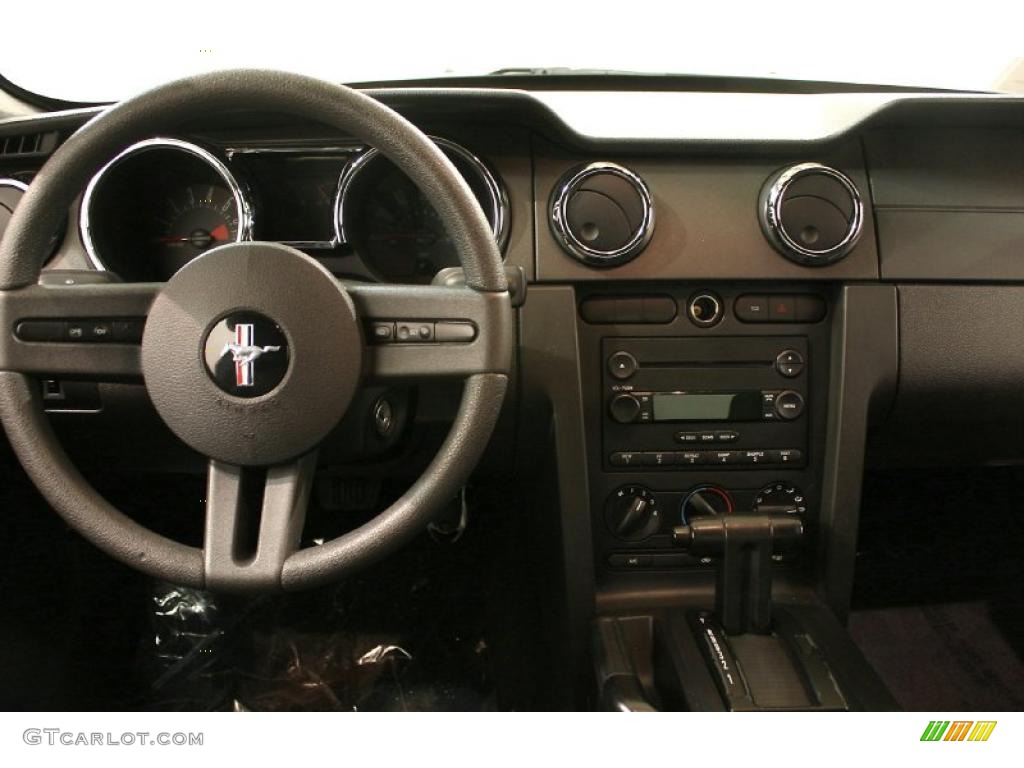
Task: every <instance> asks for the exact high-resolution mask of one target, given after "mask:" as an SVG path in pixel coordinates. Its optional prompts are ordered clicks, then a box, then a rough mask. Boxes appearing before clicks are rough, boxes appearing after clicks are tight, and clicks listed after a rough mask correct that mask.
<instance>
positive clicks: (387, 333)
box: [370, 323, 395, 344]
mask: <svg viewBox="0 0 1024 768" xmlns="http://www.w3.org/2000/svg"><path fill="white" fill-rule="evenodd" d="M394 338H395V324H394V323H373V324H372V325H371V326H370V340H371V341H374V342H376V343H377V344H387V343H388V342H389V341H392V340H393V339H394Z"/></svg>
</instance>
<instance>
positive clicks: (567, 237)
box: [548, 162, 654, 267]
mask: <svg viewBox="0 0 1024 768" xmlns="http://www.w3.org/2000/svg"><path fill="white" fill-rule="evenodd" d="M600 173H611V174H613V175H615V176H618V177H620V178H622V179H625V180H626V181H627V182H629V184H631V185H632V186H633V188H634V189H636V191H637V194H638V195H639V196H640V202H641V205H642V206H643V218H642V219H641V221H640V226H639V227H638V228H637V231H636V232H634V233H633V236H632V237H631V238H630V239H629V241H628V242H627V243H625V244H624V245H622V246H621V247H619V248H616V249H615V250H613V251H602V250H598V249H596V248H591V247H590V246H589V245H587V244H586V243H584V242H583V241H582V240H580V239H579V238H578V237H576V235H575V234H573V232H572V228H571V227H569V224H568V221H567V217H568V206H569V200H570V199H571V198H572V195H573V193H574V192H575V191H576V190H577V189H579V188H580V186H581V185H582V184H583V182H585V181H586V180H587V179H589V178H590V177H591V176H595V175H597V174H600ZM548 218H549V220H550V222H551V229H552V231H553V232H554V234H555V238H556V239H557V240H558V243H559V245H561V246H562V248H563V249H564V250H565V251H567V252H568V253H569V254H570V255H572V256H575V257H576V258H577V259H579V260H580V261H582V262H583V263H585V264H589V265H591V266H595V267H613V266H617V265H619V264H624V263H625V262H627V261H629V260H630V259H632V258H633V257H635V256H638V255H639V254H640V252H641V251H643V249H644V248H646V247H647V244H648V243H649V242H650V241H651V237H652V236H653V235H654V198H653V197H652V196H651V190H650V189H649V188H648V187H647V183H646V182H645V181H644V180H643V179H642V178H641V177H640V176H638V175H637V174H635V173H633V171H631V170H629V169H628V168H626V167H624V166H621V165H618V164H617V163H610V162H596V163H590V164H588V165H585V166H582V167H577V168H573V169H572V170H570V171H569V172H568V173H566V174H565V175H564V176H562V178H561V179H559V181H558V183H557V184H556V185H555V190H554V193H553V194H552V196H551V205H550V211H549V217H548Z"/></svg>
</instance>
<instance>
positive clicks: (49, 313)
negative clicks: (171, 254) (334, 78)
mask: <svg viewBox="0 0 1024 768" xmlns="http://www.w3.org/2000/svg"><path fill="white" fill-rule="evenodd" d="M233 110H261V111H267V110H276V111H280V112H283V113H287V114H290V115H293V116H296V117H300V118H307V119H311V120H316V121H318V122H320V123H323V124H326V125H328V126H331V127H333V128H336V129H339V130H341V131H344V132H345V133H346V134H349V135H351V136H354V137H355V138H357V139H358V140H360V141H363V142H365V143H367V144H370V145H372V146H375V147H376V148H377V149H379V150H380V151H381V152H383V153H384V155H385V156H387V157H388V158H389V159H390V160H392V161H393V162H394V163H395V164H396V165H397V166H398V167H399V168H400V169H401V170H402V171H403V172H404V173H405V174H406V175H408V176H409V177H410V178H411V179H412V181H413V182H414V183H415V184H416V185H417V186H418V187H419V188H420V190H421V191H422V192H423V194H424V195H425V196H426V198H427V199H428V200H429V201H430V203H431V204H432V205H433V206H434V208H435V210H436V211H437V213H438V214H439V216H440V218H441V220H442V222H443V223H444V226H445V228H446V229H447V231H448V233H449V235H450V237H451V239H452V241H453V243H454V245H455V248H456V251H457V253H458V256H459V259H460V261H461V262H462V266H463V269H464V270H465V274H466V287H464V288H462V287H430V286H398V285H350V286H344V285H342V284H341V283H340V282H339V281H338V280H337V279H336V278H335V277H334V276H333V275H331V273H330V272H328V271H327V270H326V269H325V268H324V267H323V266H322V265H321V264H319V263H318V262H316V261H315V260H313V259H312V258H310V257H309V256H306V255H305V254H303V253H301V252H299V251H297V250H295V249H293V248H289V247H287V246H284V245H280V244H276V243H263V242H242V243H233V244H230V245H224V246H220V247H217V248H214V249H211V250H210V251H208V252H207V253H205V254H203V255H202V256H200V257H199V258H197V259H195V260H194V261H192V262H190V263H188V264H187V265H186V266H184V267H183V268H182V269H181V270H180V271H178V272H177V273H176V274H175V275H174V276H173V277H172V278H171V279H170V280H169V281H168V282H166V283H134V284H118V283H105V284H95V285H85V284H81V285H68V286H59V287H57V286H43V285H39V284H38V281H39V275H40V271H41V268H42V265H43V261H44V258H45V255H46V252H47V243H48V242H49V239H50V236H51V234H52V233H53V232H54V231H55V230H56V228H57V226H58V225H59V223H60V221H61V219H63V217H64V216H65V214H66V212H67V210H68V208H69V206H70V205H71V204H72V202H73V200H74V199H75V198H76V196H77V195H78V194H79V193H80V191H81V189H82V188H83V187H84V186H85V183H86V182H87V181H88V179H89V178H90V177H91V176H92V175H93V174H94V173H95V172H96V171H97V170H98V169H99V168H100V167H101V166H102V165H104V164H105V163H106V162H107V161H108V160H109V159H110V158H111V157H112V156H114V155H115V154H116V153H117V152H118V151H120V150H121V149H122V148H123V147H125V146H128V145H129V144H132V143H135V142H136V141H139V140H141V139H144V138H147V137H149V136H152V135H154V134H157V133H161V132H164V131H166V130H167V129H168V127H169V124H174V125H178V124H181V123H183V122H185V121H188V120H194V119H197V118H203V117H206V116H208V115H210V114H216V113H218V112H226V111H233ZM143 317H145V329H144V333H143V336H142V343H141V347H140V346H139V345H138V344H120V343H102V344H90V343H68V342H45V341H29V340H27V336H26V334H25V333H24V330H25V329H26V328H31V327H33V326H32V325H31V324H32V323H37V322H38V321H48V320H49V321H52V320H55V319H60V320H65V321H67V320H83V321H84V320H86V319H98V318H102V319H106V320H111V321H117V320H119V319H120V320H125V319H128V318H143ZM376 322H388V323H403V322H413V323H414V326H413V327H414V328H416V329H419V328H420V327H425V328H426V329H428V330H427V331H426V332H425V334H428V335H427V338H428V339H429V338H432V339H433V340H431V341H416V342H414V343H403V342H402V340H401V339H400V338H395V339H394V340H393V341H392V342H391V343H386V344H374V343H367V340H366V333H365V331H364V329H365V328H366V327H368V326H370V325H371V324H372V323H376ZM456 323H457V325H454V324H456ZM26 324H28V325H26ZM34 327H40V326H38V325H37V326H34ZM451 328H458V329H459V331H460V332H459V333H455V334H450V333H441V330H442V329H451ZM0 329H2V330H0V418H2V420H3V425H4V427H5V429H6V431H7V435H8V438H9V440H10V442H11V445H12V446H13V448H14V450H15V452H16V453H17V456H18V458H19V460H20V461H21V463H22V465H23V466H24V468H25V470H26V472H27V473H28V475H29V477H30V478H31V479H32V481H33V482H34V483H35V485H36V486H37V487H38V488H39V490H40V491H41V492H42V494H43V496H44V497H45V498H46V499H47V500H48V501H49V502H50V504H51V505H52V506H53V507H54V508H55V509H56V510H57V511H58V512H59V513H60V514H61V515H62V516H63V517H64V519H65V520H66V521H67V522H68V524H69V525H71V526H72V527H73V528H75V529H76V530H78V531H79V532H80V533H81V534H82V535H83V536H84V537H85V538H86V539H88V540H89V541H91V542H93V543H94V544H95V545H96V546H98V547H99V548H100V549H102V550H104V551H105V552H107V553H108V554H109V555H111V556H113V557H115V558H117V559H119V560H121V561H122V562H124V563H127V564H128V565H129V566H131V567H133V568H136V569H138V570H140V571H143V572H145V573H147V574H150V575H152V576H155V577H158V578H161V579H166V580H168V581H171V582H173V583H177V584H183V585H187V586H192V587H205V588H208V589H215V590H231V591H248V592H257V591H269V590H279V589H285V590H293V589H299V588H304V587H310V586H314V585H317V584H322V583H324V582H328V581H331V580H335V579H338V578H340V577H343V576H345V575H347V574H349V573H352V572H355V571H357V570H359V569H361V568H364V567H365V566H367V565H368V564H370V563H371V562H373V561H375V560H377V559H379V558H380V557H382V556H384V555H385V554H387V553H389V552H391V551H392V550H394V549H396V548H397V547H399V546H400V545H401V544H403V543H405V542H406V541H408V540H409V539H410V538H412V537H413V536H415V535H416V534H417V533H418V532H419V531H421V530H422V529H423V527H424V526H425V525H426V523H427V522H429V520H430V519H431V517H432V516H433V515H434V514H435V513H436V512H437V511H438V510H439V509H440V508H441V507H442V505H443V504H445V503H447V502H448V501H449V500H450V499H451V498H452V497H453V496H454V495H455V494H456V493H457V491H458V489H459V488H460V487H461V486H462V485H463V484H464V483H465V481H466V479H467V478H468V476H469V474H470V472H471V471H472V469H473V468H474V467H475V465H476V463H477V462H478V460H479V458H480V456H481V454H482V452H483V450H484V448H485V446H486V444H487V442H488V440H489V439H490V436H491V433H492V431H493V428H494V424H495V422H496V420H497V418H498V413H499V411H500V408H501V404H502V401H503V399H504V395H505V390H506V387H507V384H508V375H509V372H510V369H511V364H512V354H513V345H514V338H515V336H514V325H513V313H512V305H511V301H510V298H509V294H508V289H507V284H506V280H505V275H504V271H503V268H502V262H501V256H500V254H499V252H498V248H497V245H496V243H495V240H494V236H493V234H492V232H491V229H490V227H489V226H488V223H487V220H486V219H485V217H484V214H483V212H482V211H481V209H480V206H479V204H478V203H477V201H476V199H475V198H474V196H473V194H472V192H471V191H470V189H469V187H468V186H467V185H466V182H465V181H464V180H463V178H462V177H461V176H460V174H459V172H458V171H457V170H456V169H455V167H454V166H453V165H452V164H451V162H450V161H449V160H448V159H447V158H446V157H445V155H444V154H443V153H442V152H441V151H440V150H439V149H438V148H437V146H436V145H435V144H434V143H433V142H432V141H431V140H430V139H428V138H427V137H426V136H425V135H424V134H423V133H421V132H420V131H419V130H418V129H417V128H415V127H414V126H413V125H412V124H410V123H409V122H408V121H406V120H405V119H404V118H402V117H401V116H399V115H398V114H397V113H395V112H394V111H392V110H391V109H389V108H387V107H385V106H384V105H382V104H381V103H379V102H378V101H376V100H374V99H372V98H370V97H368V96H365V95H363V94H360V93H358V92H356V91H354V90H351V89H349V88H345V87H343V86H339V85H334V84H331V83H326V82H323V81H320V80H315V79H312V78H308V77H303V76H299V75H294V74H286V73H282V72H273V71H258V70H234V71H225V72H218V73H213V74H208V75H202V76H198V77H193V78H187V79H184V80H179V81H176V82H173V83H170V84H168V85H164V86H161V87H159V88H156V89H154V90H151V91H148V92H146V93H143V94H142V95H140V96H137V97H135V98H133V99H129V100H127V101H124V102H122V103H120V104H118V105H117V106H114V107H112V108H111V109H109V110H107V111H105V112H103V113H102V114H100V115H98V116H97V117H95V118H94V119H92V120H91V121H90V122H89V123H87V124H86V125H85V126H84V127H83V128H82V129H81V130H79V131H78V132H76V133H75V134H74V135H73V136H71V137H70V138H69V139H68V140H67V141H66V142H65V143H64V144H63V145H62V146H61V147H60V148H59V149H58V150H57V151H56V152H55V153H54V154H53V156H52V157H51V158H50V160H49V161H48V162H47V163H46V165H45V166H44V167H43V168H42V170H41V171H40V172H39V174H38V175H37V176H36V177H35V179H34V181H33V182H32V184H31V185H30V187H29V189H28V192H27V193H26V194H25V196H24V198H23V199H22V200H21V202H20V204H19V205H18V207H17V209H16V211H15V213H14V216H13V218H12V219H11V221H10V223H9V225H8V228H7V232H6V236H5V237H4V240H3V243H2V244H0ZM19 329H20V330H19ZM433 329H436V330H437V332H436V333H433V334H432V335H431V331H432V330H433ZM29 335H31V334H29ZM451 337H455V338H456V339H457V340H452V341H448V340H447V339H448V338H451ZM224 361H227V365H226V368H227V371H228V373H227V376H226V377H225V375H223V374H224V368H225V365H224ZM232 363H233V364H234V365H233V370H232V365H231V364H232ZM40 375H45V376H48V377H52V376H56V377H61V376H64V377H89V378H93V379H99V380H122V379H126V378H138V377H139V376H140V375H141V377H142V378H143V380H144V382H145V385H146V389H147V391H148V393H149V397H150V399H151V400H152V402H153V404H154V406H155V408H156V410H157V412H158V413H159V414H160V416H161V417H162V418H163V420H164V421H165V422H166V423H167V425H168V426H169V427H170V429H171V430H172V431H173V432H174V433H175V434H176V435H177V436H178V437H179V438H180V439H181V440H183V441H184V442H185V443H186V444H187V445H189V446H191V447H192V448H193V449H195V450H196V451H198V452H199V453H200V454H202V455H204V456H206V457H208V458H209V462H208V475H207V498H206V522H205V534H204V543H203V548H202V549H198V548H195V547H191V546H187V545H185V544H182V543H180V542H176V541H173V540H171V539H168V538H166V537H164V536H161V535H159V534H157V533H155V532H153V531H151V530H149V529H147V528H145V527H143V526H141V525H139V524H138V523H136V522H135V521H133V520H132V519H130V518H129V517H128V516H126V515H124V514H123V513H121V512H120V511H118V510H117V509H115V508H114V507H113V506H112V505H111V504H110V503H109V502H107V501H106V500H105V499H103V498H102V497H101V496H100V495H99V493H98V492H97V491H96V490H95V489H94V488H92V486H91V485H90V484H89V483H88V482H87V481H86V480H85V479H84V478H83V477H82V475H81V474H80V473H79V472H78V471H77V469H76V468H75V467H74V466H73V464H72V463H71V461H70V460H69V459H68V457H67V455H66V454H65V453H64V451H63V450H62V448H61V447H60V445H59V443H58V441H57V439H56V437H55V435H54V432H53V430H52V428H51V426H50V423H49V420H48V418H47V417H46V415H45V413H44V410H43V404H42V399H41V395H40V391H39V387H38V384H37V381H36V378H35V377H37V376H40ZM440 376H449V377H460V378H464V379H465V384H464V389H463V394H462V402H461V404H460V407H459V410H458V414H457V416H456V418H455V421H454V423H453V425H452V427H451V430H450V432H449V434H448V436H447V439H446V440H445V441H444V443H443V445H442V446H441V448H440V451H439V452H438V454H437V455H436V456H435V458H434V459H433V461H432V463H431V464H430V465H429V466H428V467H427V469H426V470H425V471H424V473H423V475H422V476H421V477H419V478H418V479H417V480H416V482H415V483H414V484H413V485H412V486H411V487H410V488H409V490H408V491H407V492H406V493H405V495H403V496H402V497H401V498H400V499H398V500H397V501H396V502H395V503H394V504H392V505H391V506H390V507H389V508H388V509H387V510H385V511H383V512H382V513H380V514H379V515H377V516H376V517H375V518H373V519H372V520H370V521H369V522H367V523H366V524H364V525H362V526H361V527H359V528H357V529H355V530H353V531H351V532H349V533H347V534H345V535H343V536H341V537H339V538H336V539H334V540H332V541H329V542H327V543H324V544H323V545H321V546H315V547H309V548H305V549H303V548H301V547H300V536H301V533H302V527H303V523H304V520H305V513H306V506H307V503H308V500H309V494H310V489H311V486H312V480H313V472H314V469H315V464H316V458H315V457H316V448H317V445H318V443H320V441H322V440H323V439H324V438H325V437H326V436H327V434H328V433H329V432H330V431H331V429H332V428H333V427H335V426H336V425H337V424H338V422H339V421H340V420H341V418H342V416H343V415H344V414H345V411H346V409H347V407H348V405H349V403H350V401H351V399H352V396H353V394H354V393H355V391H356V389H357V387H358V386H359V385H360V383H361V382H362V381H366V380H372V381H387V380H392V379H401V380H415V379H417V378H419V377H440ZM246 381H250V382H255V383H256V384H258V386H249V385H246ZM248 467H258V468H265V483H264V487H263V497H262V504H261V509H259V510H250V509H248V508H247V505H246V504H245V503H244V502H243V496H245V495H246V494H244V493H243V470H244V469H245V468H248ZM257 476H260V475H259V473H257ZM257 514H258V516H259V517H258V524H257V523H256V522H255V520H254V518H253V517H252V516H253V515H257ZM250 528H256V529H257V530H258V534H257V535H256V541H255V545H254V546H250V545H247V544H245V542H246V540H247V539H246V536H244V535H243V532H244V531H246V530H249V529H250Z"/></svg>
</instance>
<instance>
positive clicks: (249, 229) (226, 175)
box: [78, 136, 253, 271]
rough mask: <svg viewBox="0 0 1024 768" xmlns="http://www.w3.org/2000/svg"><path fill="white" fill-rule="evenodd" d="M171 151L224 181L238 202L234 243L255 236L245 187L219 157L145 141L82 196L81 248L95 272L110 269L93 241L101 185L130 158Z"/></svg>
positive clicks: (177, 143)
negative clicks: (194, 160) (189, 157)
mask: <svg viewBox="0 0 1024 768" xmlns="http://www.w3.org/2000/svg"><path fill="white" fill-rule="evenodd" d="M161 149H164V150H165V149H170V150H176V151H179V152H185V153H187V154H189V155H192V156H193V157H196V158H198V159H200V160H202V161H203V162H204V163H206V164H207V165H208V166H209V167H210V168H211V169H213V171H214V172H215V173H216V174H217V175H218V176H219V177H220V178H221V180H222V181H223V182H224V185H225V186H226V187H227V189H228V191H229V192H230V193H231V197H232V199H234V201H235V213H236V214H237V216H238V234H237V235H236V236H235V242H243V241H246V240H252V233H253V206H252V201H251V200H250V198H249V195H248V194H247V193H246V191H245V189H244V187H243V186H242V185H241V184H240V183H239V181H238V179H237V178H235V175H234V174H233V173H232V172H231V169H230V168H228V166H227V164H226V163H225V162H223V161H222V160H221V159H220V158H219V157H217V156H216V155H215V154H213V153H212V152H210V151H209V150H207V149H204V148H203V147H200V146H199V145H197V144H193V143H192V142H189V141H184V140H182V139H175V138H170V137H166V136H158V137H154V138H152V139H145V140H143V141H139V142H136V143H135V144H132V145H131V146H130V147H128V148H127V149H125V150H124V151H122V152H121V153H120V154H118V155H117V156H116V157H114V159H113V160H111V161H110V162H109V163H107V164H106V165H104V166H103V167H102V168H100V170H99V171H97V172H96V174H95V175H94V176H93V177H92V178H91V179H90V180H89V184H88V185H87V186H86V188H85V193H84V194H83V195H82V205H81V207H80V209H79V213H78V227H79V231H80V233H81V237H82V244H83V245H84V246H85V252H86V254H87V255H88V257H89V261H90V263H91V264H92V266H93V267H94V268H95V269H98V270H102V271H105V270H106V269H107V266H106V265H105V264H104V262H103V259H102V257H101V256H100V254H99V252H98V249H97V247H96V243H95V241H94V239H93V223H92V222H93V220H94V217H93V215H92V205H93V202H94V200H95V195H96V190H97V189H98V188H99V185H100V183H101V182H102V181H103V178H104V176H106V175H107V174H108V173H109V172H110V171H111V170H113V169H114V168H116V167H117V166H119V165H121V164H122V163H124V162H125V161H126V160H128V159H129V158H131V157H134V156H136V155H139V154H141V153H143V152H150V151H153V150H161Z"/></svg>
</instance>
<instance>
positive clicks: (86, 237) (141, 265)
mask: <svg viewBox="0 0 1024 768" xmlns="http://www.w3.org/2000/svg"><path fill="white" fill-rule="evenodd" d="M81 230H82V240H83V243H84V244H85V247H86V251H87V252H88V254H89V257H90V259H91V260H92V261H93V264H94V265H95V266H96V267H97V268H98V269H107V270H110V271H112V272H116V273H117V274H118V275H120V276H121V277H122V278H123V279H125V280H153V281H160V280H166V279H168V278H169V277H170V276H171V275H173V274H174V273H175V272H177V271H178V270H179V269H181V267H183V266H184V265H185V264H187V263H188V262H189V261H191V260H192V259H194V258H196V257H197V256H200V255H202V254H203V253H205V252H206V251H207V250H209V249H210V248H213V247H215V246H217V245H223V244H225V243H230V242H235V241H238V240H245V239H248V238H249V237H250V236H251V230H252V216H251V210H250V206H249V202H248V200H247V198H246V196H245V195H244V194H243V191H242V187H241V185H240V184H239V183H238V181H237V180H236V179H235V177H234V175H233V174H232V173H231V171H229V170H228V168H227V166H226V165H225V164H224V163H223V162H222V161H221V160H220V159H219V158H218V157H217V156H216V155H214V154H213V153H211V152H209V151H207V150H205V149H203V148H201V147H199V146H197V145H195V144H190V143H188V142H185V141H180V140H178V139H149V140H147V141H143V142H140V143H138V144H135V145H133V146H131V147H129V148H128V149H126V150H125V151H124V152H122V153H121V154H120V155H118V156H117V157H116V158H114V160H112V161H111V162H110V163H108V164H107V165H106V166H105V167H104V168H103V169H102V170H101V171H100V172H99V173H97V174H96V176H95V177H94V178H93V180H92V181H91V182H90V183H89V186H88V188H87V189H86V192H85V196H84V198H83V200H82V211H81Z"/></svg>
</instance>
